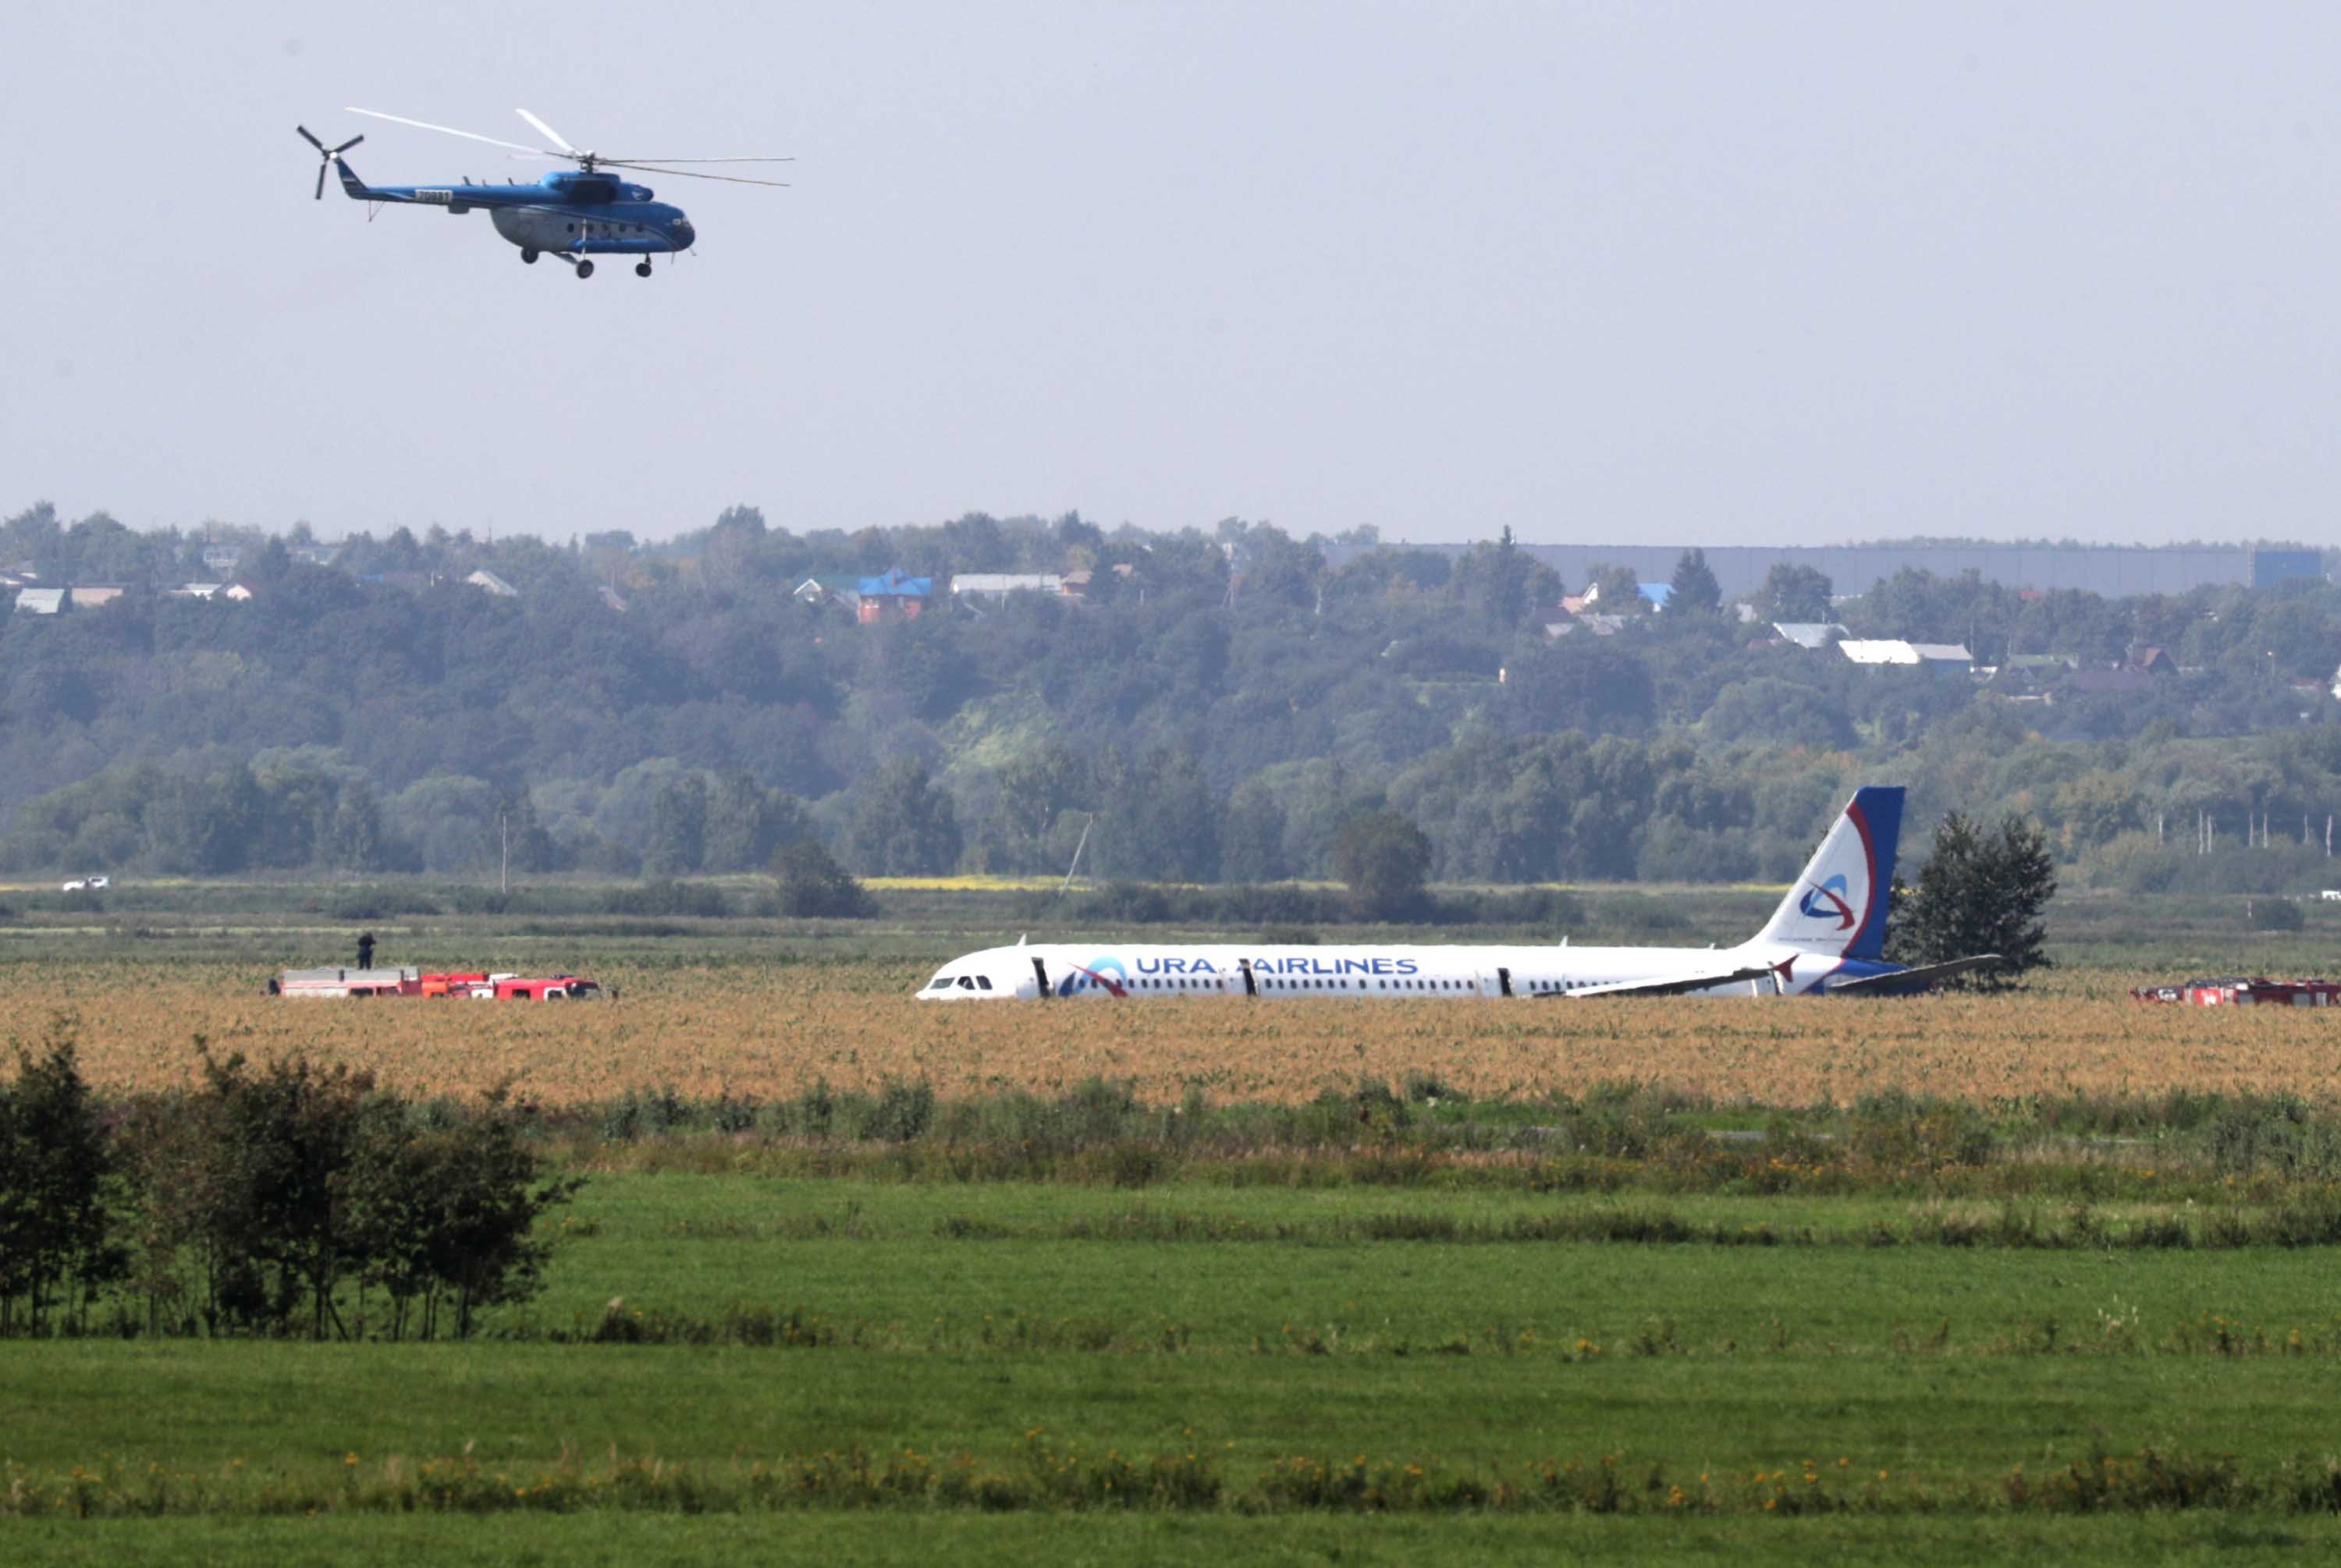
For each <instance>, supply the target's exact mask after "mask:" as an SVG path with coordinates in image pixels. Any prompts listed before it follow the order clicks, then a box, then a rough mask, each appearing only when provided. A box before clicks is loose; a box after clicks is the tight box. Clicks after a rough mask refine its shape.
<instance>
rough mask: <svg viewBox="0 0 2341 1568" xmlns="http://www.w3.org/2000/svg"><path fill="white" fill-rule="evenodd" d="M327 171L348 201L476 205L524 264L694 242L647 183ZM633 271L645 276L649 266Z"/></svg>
mask: <svg viewBox="0 0 2341 1568" xmlns="http://www.w3.org/2000/svg"><path fill="white" fill-rule="evenodd" d="M334 173H336V174H339V175H340V176H341V182H342V193H343V194H344V195H346V196H348V197H349V198H350V199H351V200H352V201H357V202H378V203H384V204H387V205H395V206H407V207H438V208H441V209H443V211H446V212H448V213H455V214H458V215H460V214H462V213H468V212H471V211H472V210H473V208H475V207H476V208H479V209H481V210H483V211H484V212H485V213H487V214H488V220H489V222H491V223H493V224H494V225H495V229H496V233H499V234H502V235H503V237H504V238H505V239H507V240H509V241H511V242H512V243H513V244H515V245H517V246H519V247H520V254H521V260H523V261H524V262H533V261H534V260H536V259H537V257H538V256H540V255H547V254H549V255H554V256H558V257H561V258H563V260H568V261H574V260H575V259H577V258H579V257H583V256H599V255H621V256H641V257H649V256H654V255H662V254H666V253H672V252H675V251H686V250H689V249H690V248H691V246H692V242H693V241H695V240H696V239H697V238H698V234H697V232H696V231H694V230H693V229H692V226H691V220H690V219H689V218H688V217H686V216H685V215H684V214H683V211H682V208H681V207H678V206H674V205H672V203H666V202H662V201H659V200H658V199H657V193H655V192H654V191H652V189H651V188H650V187H649V186H648V185H637V184H634V183H633V182H632V181H630V180H621V179H618V178H616V177H615V176H613V175H611V174H603V173H602V172H600V171H598V170H597V171H595V172H594V173H592V174H584V173H581V172H578V171H574V170H566V169H564V170H561V171H558V172H556V173H554V174H547V175H545V176H544V178H543V179H542V180H536V181H532V182H531V183H529V184H524V185H523V184H508V185H479V184H472V183H470V182H469V181H465V182H464V183H463V184H454V185H369V184H366V183H365V182H364V180H362V179H360V178H359V177H358V176H357V175H356V174H354V173H353V172H352V170H351V168H350V166H349V164H348V163H346V162H345V161H344V160H343V159H340V158H335V159H334ZM635 270H636V271H638V272H641V273H645V274H647V273H648V272H649V270H650V266H649V263H648V262H647V261H644V262H643V263H641V264H640V265H638V266H637V268H636V269H635ZM588 275H589V276H590V275H591V274H590V273H589V274H588Z"/></svg>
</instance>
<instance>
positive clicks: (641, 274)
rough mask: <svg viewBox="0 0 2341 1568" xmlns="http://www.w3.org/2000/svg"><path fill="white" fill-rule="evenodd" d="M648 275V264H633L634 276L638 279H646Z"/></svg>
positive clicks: (649, 266) (649, 269)
mask: <svg viewBox="0 0 2341 1568" xmlns="http://www.w3.org/2000/svg"><path fill="white" fill-rule="evenodd" d="M650 275H651V264H650V263H648V262H636V263H634V276H636V277H638V278H646V277H649V276H650Z"/></svg>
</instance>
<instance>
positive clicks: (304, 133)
mask: <svg viewBox="0 0 2341 1568" xmlns="http://www.w3.org/2000/svg"><path fill="white" fill-rule="evenodd" d="M293 128H294V130H296V131H298V132H300V133H301V139H302V140H303V141H304V142H306V143H308V144H309V145H311V146H313V147H314V148H316V149H317V194H316V195H315V196H314V198H313V199H314V200H316V201H320V202H322V201H324V199H325V171H326V170H327V169H329V168H331V167H333V164H334V159H335V158H338V157H340V156H341V155H342V154H344V153H346V152H348V151H349V150H350V149H351V148H352V147H354V146H356V145H357V144H359V143H360V142H363V141H364V140H365V138H364V136H352V137H351V138H350V139H349V140H348V141H346V142H344V143H343V144H341V145H340V146H338V147H328V146H327V145H325V144H324V143H323V142H320V141H319V140H317V138H316V137H315V136H314V135H311V134H309V127H308V126H306V125H295V126H294V127H293Z"/></svg>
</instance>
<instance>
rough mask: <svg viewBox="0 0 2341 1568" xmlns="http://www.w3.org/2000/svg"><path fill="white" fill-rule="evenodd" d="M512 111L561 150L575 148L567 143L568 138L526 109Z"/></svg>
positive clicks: (567, 151) (569, 151)
mask: <svg viewBox="0 0 2341 1568" xmlns="http://www.w3.org/2000/svg"><path fill="white" fill-rule="evenodd" d="M513 114H518V115H519V116H520V117H521V118H522V119H523V120H526V121H527V122H528V123H529V124H531V125H533V126H534V127H535V129H536V134H538V135H540V136H543V138H545V140H547V141H549V142H551V143H552V144H553V145H554V146H556V147H558V148H560V149H561V150H562V151H563V152H564V153H573V152H575V151H576V150H577V149H576V148H574V147H573V146H571V145H570V144H569V138H567V137H566V136H563V134H561V133H560V132H558V131H556V130H554V129H553V127H552V126H550V125H548V124H545V123H544V122H543V121H542V120H540V119H538V118H537V117H536V116H535V115H533V114H530V113H529V112H528V111H527V110H525V109H514V110H513Z"/></svg>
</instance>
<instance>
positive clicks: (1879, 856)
mask: <svg viewBox="0 0 2341 1568" xmlns="http://www.w3.org/2000/svg"><path fill="white" fill-rule="evenodd" d="M1901 833H1902V787H1901V786H1900V785H1898V784H1893V785H1886V784H1865V785H1863V786H1862V787H1861V788H1860V789H1857V790H1855V791H1854V792H1853V799H1851V800H1850V801H1848V803H1847V805H1846V808H1845V811H1844V813H1843V814H1842V815H1841V816H1839V817H1838V819H1837V822H1836V824H1835V826H1833V827H1831V828H1830V829H1829V831H1828V837H1827V838H1825V839H1822V840H1821V847H1820V848H1819V849H1817V850H1815V851H1814V852H1813V858H1812V859H1811V860H1810V861H1808V863H1807V864H1806V866H1805V869H1804V872H1803V874H1802V875H1800V876H1799V877H1798V878H1797V880H1796V885H1795V886H1793V887H1791V888H1789V889H1788V897H1787V898H1783V899H1781V900H1780V907H1779V908H1778V909H1775V910H1774V911H1772V918H1771V920H1770V921H1769V922H1768V924H1767V925H1766V926H1765V928H1764V929H1763V931H1762V932H1761V933H1760V934H1759V935H1758V937H1757V938H1756V939H1757V940H1758V942H1777V943H1780V944H1783V945H1785V946H1788V947H1791V948H1806V949H1807V950H1808V951H1811V952H1814V953H1825V954H1828V955H1829V956H1831V957H1841V958H1882V957H1884V956H1885V948H1886V903H1887V889H1888V888H1890V887H1891V886H1892V885H1893V882H1894V846H1895V843H1896V841H1897V840H1898V839H1899V838H1900V837H1901Z"/></svg>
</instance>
